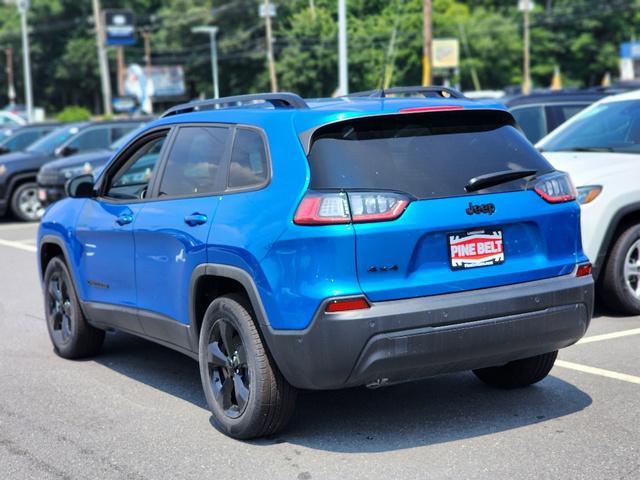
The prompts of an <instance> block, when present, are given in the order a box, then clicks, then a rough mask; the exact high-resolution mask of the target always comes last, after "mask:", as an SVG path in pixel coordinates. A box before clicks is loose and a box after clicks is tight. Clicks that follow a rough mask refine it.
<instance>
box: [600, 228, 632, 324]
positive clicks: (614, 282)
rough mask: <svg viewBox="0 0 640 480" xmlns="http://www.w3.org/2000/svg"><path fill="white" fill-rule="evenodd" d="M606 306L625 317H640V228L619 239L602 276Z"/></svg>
mask: <svg viewBox="0 0 640 480" xmlns="http://www.w3.org/2000/svg"><path fill="white" fill-rule="evenodd" d="M600 286H601V289H602V292H601V294H600V296H601V297H602V300H603V301H604V303H606V304H607V306H608V307H609V308H611V309H613V310H616V311H617V312H619V313H622V314H626V315H640V225H633V226H631V227H629V228H627V229H626V230H625V231H624V232H622V234H621V235H620V236H619V237H618V238H617V239H616V241H615V243H614V244H613V248H612V249H611V253H610V254H609V257H608V258H607V263H606V265H605V268H604V271H603V272H602V283H601V285H600Z"/></svg>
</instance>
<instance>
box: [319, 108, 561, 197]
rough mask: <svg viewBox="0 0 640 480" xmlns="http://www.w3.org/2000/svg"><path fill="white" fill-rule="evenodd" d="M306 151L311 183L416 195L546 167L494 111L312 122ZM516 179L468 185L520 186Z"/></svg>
mask: <svg viewBox="0 0 640 480" xmlns="http://www.w3.org/2000/svg"><path fill="white" fill-rule="evenodd" d="M312 140H313V143H312V146H311V150H310V153H309V163H310V167H311V188H312V189H317V190H322V189H347V190H392V191H399V192H405V193H408V194H410V195H412V196H414V197H415V198H418V199H426V198H439V197H450V196H458V195H469V193H467V192H466V191H465V185H467V183H468V182H469V180H470V179H471V178H473V177H477V176H480V175H485V174H489V173H495V172H500V171H505V170H521V169H526V170H536V171H537V172H538V174H542V173H546V172H550V171H553V167H551V165H550V164H549V163H548V162H547V161H546V160H545V159H544V158H543V157H542V156H541V155H540V154H539V153H538V152H537V151H536V150H535V149H534V148H533V146H532V145H531V144H530V143H529V142H528V141H527V139H526V138H524V136H523V135H522V134H521V133H520V132H519V131H518V130H516V128H515V127H514V126H513V125H512V118H511V116H510V115H509V114H508V113H506V112H502V111H486V110H485V111H481V110H476V111H472V110H469V111H464V112H462V111H455V112H438V113H426V114H425V113H419V114H403V115H389V116H376V117H368V118H360V119H354V120H347V121H343V122H339V123H334V124H330V125H327V126H325V127H322V128H321V129H319V130H318V131H317V132H316V134H315V135H314V137H313V139H312ZM526 184H527V180H526V179H519V180H514V181H511V182H507V183H504V184H501V185H496V186H494V187H491V188H488V189H484V190H480V191H479V192H476V193H487V192H489V191H491V192H498V191H514V190H520V189H524V188H525V187H526Z"/></svg>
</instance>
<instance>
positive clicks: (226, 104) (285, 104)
mask: <svg viewBox="0 0 640 480" xmlns="http://www.w3.org/2000/svg"><path fill="white" fill-rule="evenodd" d="M264 103H270V104H271V105H272V106H273V108H299V109H307V108H309V105H307V102H305V101H304V100H303V99H302V97H300V96H299V95H296V94H295V93H286V92H283V93H255V94H250V95H236V96H234V97H223V98H212V99H209V100H199V101H195V102H189V103H184V104H182V105H176V106H175V107H172V108H170V109H169V110H167V111H166V112H164V113H163V114H162V117H161V118H164V117H169V116H171V115H178V114H181V113H190V112H199V111H203V110H217V109H220V108H232V107H242V106H251V105H260V104H264Z"/></svg>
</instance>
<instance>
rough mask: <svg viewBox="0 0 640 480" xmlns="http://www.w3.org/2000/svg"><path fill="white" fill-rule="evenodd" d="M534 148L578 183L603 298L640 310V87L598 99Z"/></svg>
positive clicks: (584, 239)
mask: <svg viewBox="0 0 640 480" xmlns="http://www.w3.org/2000/svg"><path fill="white" fill-rule="evenodd" d="M536 147H538V149H539V150H540V151H541V152H543V154H544V156H545V157H546V158H547V160H549V161H550V162H551V163H552V164H553V166H554V167H556V168H557V169H558V170H563V171H565V172H568V173H569V174H570V175H571V177H572V179H573V181H574V183H575V185H576V187H577V190H578V201H579V202H580V203H581V206H582V242H583V244H584V251H585V253H586V254H587V256H588V257H589V258H590V259H591V261H592V263H593V266H594V276H595V277H596V278H597V280H598V284H597V285H598V286H597V288H596V291H597V293H599V296H600V298H601V299H602V300H603V301H604V302H605V303H607V304H608V305H609V306H610V307H612V308H614V309H616V310H618V311H620V312H622V313H627V314H635V315H637V314H640V90H638V91H634V92H630V93H624V94H622V95H616V96H612V97H607V98H604V99H602V100H600V101H598V102H597V103H594V104H593V105H591V106H590V107H589V108H587V109H585V110H583V111H582V112H581V113H579V114H578V115H576V116H575V117H573V118H572V119H570V120H569V121H567V122H566V123H565V124H563V125H562V126H560V127H559V128H558V129H557V130H555V131H553V132H552V133H551V134H549V135H547V136H546V137H545V138H543V139H542V140H541V141H540V142H538V143H537V144H536Z"/></svg>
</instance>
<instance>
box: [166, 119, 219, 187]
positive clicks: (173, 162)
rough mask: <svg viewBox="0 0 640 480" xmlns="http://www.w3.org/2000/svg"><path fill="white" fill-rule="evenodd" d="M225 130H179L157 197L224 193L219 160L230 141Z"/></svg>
mask: <svg viewBox="0 0 640 480" xmlns="http://www.w3.org/2000/svg"><path fill="white" fill-rule="evenodd" d="M230 132H231V130H230V129H229V128H226V127H209V126H207V127H198V126H194V127H181V128H180V129H179V130H178V133H177V135H176V139H175V141H174V142H173V145H172V146H171V151H170V152H169V155H168V159H167V164H166V167H165V171H164V174H163V176H162V181H161V183H160V192H159V195H160V196H186V195H201V194H207V193H215V192H218V191H221V190H223V189H224V180H225V178H223V177H222V175H221V170H222V167H223V166H222V160H223V159H224V155H225V153H226V152H227V147H228V143H229V142H230V140H231V133H230Z"/></svg>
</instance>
